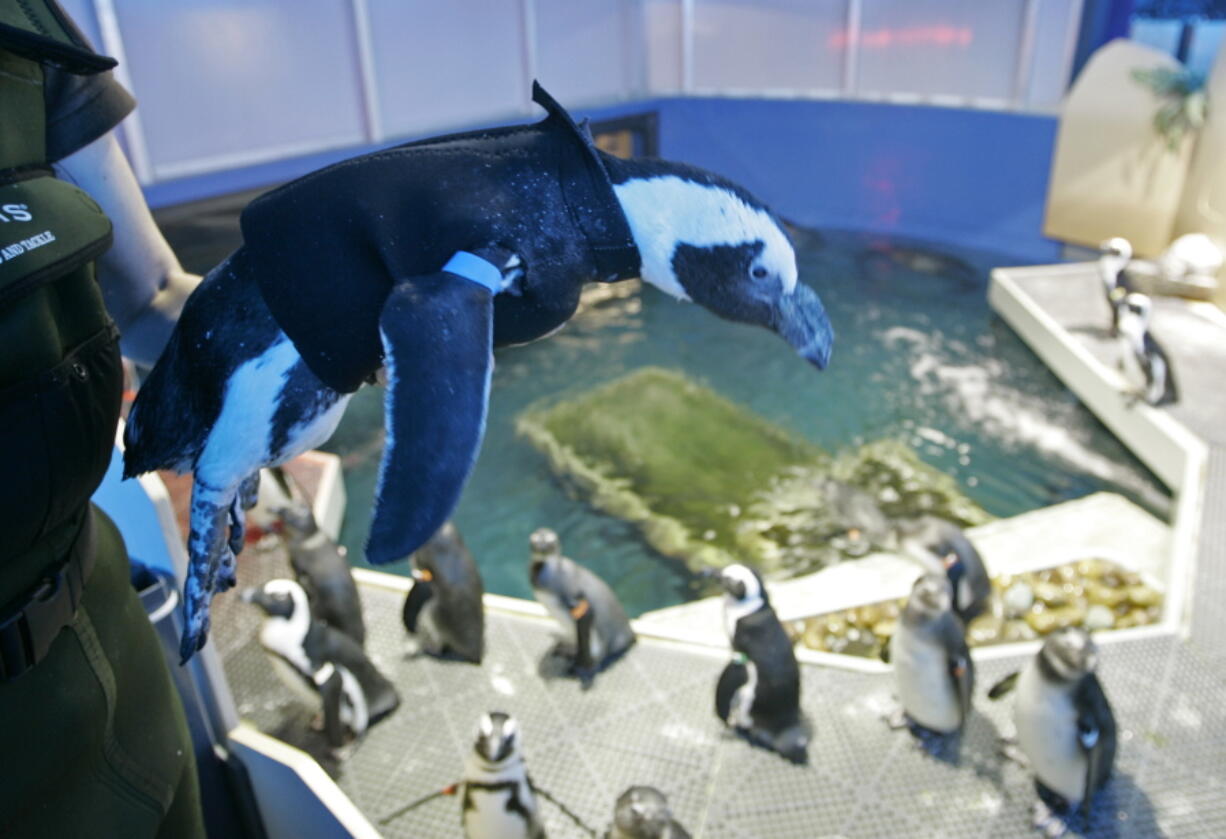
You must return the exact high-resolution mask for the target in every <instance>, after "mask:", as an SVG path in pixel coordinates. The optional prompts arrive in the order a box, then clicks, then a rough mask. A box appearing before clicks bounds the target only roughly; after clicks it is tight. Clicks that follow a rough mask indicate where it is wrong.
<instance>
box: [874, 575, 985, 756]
mask: <svg viewBox="0 0 1226 839" xmlns="http://www.w3.org/2000/svg"><path fill="white" fill-rule="evenodd" d="M952 600H953V597H952V593H951V587H950V584H949V580H948V579H947V578H946V577H945V575H944V574H931V573H929V574H924V575H923V576H922V577H920V578H919V579H918V580H916V582H915V585H914V586H912V588H911V596H910V597H909V598H908V599H907V605H906V608H904V609H903V613H902V617H901V619H900V620H899V622H898V630H897V631H896V632H895V633H894V636H893V637H892V638H891V639H890V663H891V664H892V665H893V667H894V685H895V687H896V688H897V690H898V699H899V701H900V702H901V703H902V710H903V713H904V714H906V717H907V719H908V720H909V721H910V722H911V723H912V724H913V725H914V726H918V727H919V728H920V729H923V730H927V731H931V732H935V733H937V734H952V733H954V732H956V731H960V730H962V728H963V726H965V725H966V720H967V718H968V717H969V715H970V712H971V696H972V693H973V691H974V689H975V665H974V662H972V661H971V656H970V650H969V649H968V648H967V646H966V637H965V635H964V630H963V626H962V622H961V621H960V620H958V617H957V615H955V614H954V611H953V603H952Z"/></svg>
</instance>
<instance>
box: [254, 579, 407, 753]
mask: <svg viewBox="0 0 1226 839" xmlns="http://www.w3.org/2000/svg"><path fill="white" fill-rule="evenodd" d="M243 599H244V600H246V601H247V602H249V603H254V604H255V605H256V606H259V607H260V609H261V610H263V612H264V614H265V618H264V622H263V624H262V625H261V627H260V646H262V647H263V648H264V651H265V652H266V653H268V656H269V658H270V660H271V661H272V664H273V668H274V669H275V670H276V671H277V674H278V675H279V676H281V677H282V679H283V680H284V681H285V683H286V684H287V685H288V686H289V687H290V688H291V690H293V691H294V693H295V694H296V695H297V696H299V697H300V698H302V699H304V700H306V701H307V702H308V703H310V704H313V705H319V704H321V703H322V706H323V708H322V711H323V723H324V734H325V735H326V737H327V738H328V744H329V745H330V746H332V748H333V749H339V748H340V747H342V746H344V745H345V744H346V743H347V742H348V741H349V740H350V739H351V738H357V737H360V736H361V735H362V734H363V733H364V732H365V731H366V730H367V729H368V728H369V727H370V726H372V725H374V724H375V723H377V722H379V721H380V720H381V719H383V718H384V717H386V716H387V715H388V714H390V713H391V712H392V711H394V710H396V708H397V707H398V706H399V705H400V696H399V695H398V694H397V693H396V688H395V687H394V686H393V685H392V683H391V682H389V681H388V680H387V679H386V678H384V677H383V675H382V674H381V673H379V671H378V670H376V669H375V666H374V665H373V664H372V663H371V662H370V659H368V658H367V657H366V654H365V653H364V652H362V648H361V646H360V645H359V644H358V643H357V642H356V641H354V640H353V639H352V638H350V637H349V636H348V635H346V634H345V633H343V632H340V631H338V630H336V629H333V628H332V627H330V626H328V625H327V624H325V623H323V622H322V621H319V620H315V619H314V618H313V616H312V615H311V607H310V603H309V601H308V600H307V595H306V592H305V591H304V590H303V588H302V586H300V585H298V583H296V582H294V581H293V580H269V581H268V582H267V583H265V584H264V585H262V586H259V587H258V588H250V589H247V590H246V591H244V592H243Z"/></svg>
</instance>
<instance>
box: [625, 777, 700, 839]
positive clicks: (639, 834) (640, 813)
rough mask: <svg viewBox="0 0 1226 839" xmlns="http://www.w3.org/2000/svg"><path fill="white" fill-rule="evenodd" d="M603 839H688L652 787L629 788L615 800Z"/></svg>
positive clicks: (659, 794)
mask: <svg viewBox="0 0 1226 839" xmlns="http://www.w3.org/2000/svg"><path fill="white" fill-rule="evenodd" d="M604 839H690V834H689V832H688V831H687V830H686V829H685V828H684V827H682V826H681V824H680V822H678V821H677V820H676V819H674V818H673V813H672V810H670V809H669V807H668V798H666V797H665V795H664V793H662V792H660V791H659V790H658V789H656V788H655V787H642V786H640V787H630V788H629V789H628V790H626V791H625V792H623V793H622V794H621V795H620V796H618V798H617V804H616V805H615V807H614V809H613V824H612V825H611V826H610V827H609V829H608V831H606V832H605V835H604Z"/></svg>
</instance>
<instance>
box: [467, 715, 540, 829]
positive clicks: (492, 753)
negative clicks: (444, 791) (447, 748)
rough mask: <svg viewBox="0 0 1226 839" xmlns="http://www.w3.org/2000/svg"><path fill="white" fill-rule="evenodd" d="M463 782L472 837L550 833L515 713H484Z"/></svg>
mask: <svg viewBox="0 0 1226 839" xmlns="http://www.w3.org/2000/svg"><path fill="white" fill-rule="evenodd" d="M463 786H464V791H463V794H462V798H461V805H460V807H461V809H460V820H461V822H462V824H463V825H464V835H465V837H467V839H544V837H545V828H544V825H543V824H542V823H541V819H540V816H539V815H538V814H537V809H536V796H535V795H534V794H533V791H532V781H531V779H530V778H529V777H528V771H527V769H526V768H525V767H524V759H523V756H522V755H521V754H520V750H519V724H518V723H516V721H515V720H514V719H513V718H511V717H510V716H508V715H506V714H504V713H502V712H500V711H492V712H490V713H488V714H484V715H482V717H481V722H480V723H479V725H478V726H477V739H476V741H475V742H474V743H473V748H472V751H471V752H469V754H468V760H467V761H466V763H465V766H464V781H463Z"/></svg>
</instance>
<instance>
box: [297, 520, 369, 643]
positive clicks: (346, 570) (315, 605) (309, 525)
mask: <svg viewBox="0 0 1226 839" xmlns="http://www.w3.org/2000/svg"><path fill="white" fill-rule="evenodd" d="M278 516H279V517H280V520H281V523H282V525H283V526H284V532H285V541H286V545H287V547H288V548H289V562H290V567H292V568H293V569H294V576H295V577H296V578H297V580H298V584H299V585H301V586H302V588H303V589H304V590H305V591H306V594H307V600H308V601H309V602H310V604H311V614H312V616H314V618H315V619H316V620H321V621H323V622H324V623H326V624H328V626H331V627H333V628H334V629H338V630H340V631H341V632H343V633H345V634H346V635H348V636H349V637H350V638H352V639H353V640H355V641H357V642H358V644H365V643H366V622H365V620H364V619H363V618H362V601H361V599H360V598H359V597H358V586H357V583H355V582H354V580H353V571H352V570H351V569H350V566H349V559H348V558H347V557H346V556H345V553H344V550H343V549H342V548H341V546H340V545H338V544H336V542H334V541H333V540H332V538H331V537H330V536H328V534H327V533H325V532H324V531H322V530H320V529H319V525H318V524H317V523H316V522H315V515H314V514H313V513H312V512H311V508H310V507H309V506H308V505H307V504H305V503H303V504H295V505H293V506H290V507H287V508H284V509H281V510H279V511H278Z"/></svg>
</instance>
